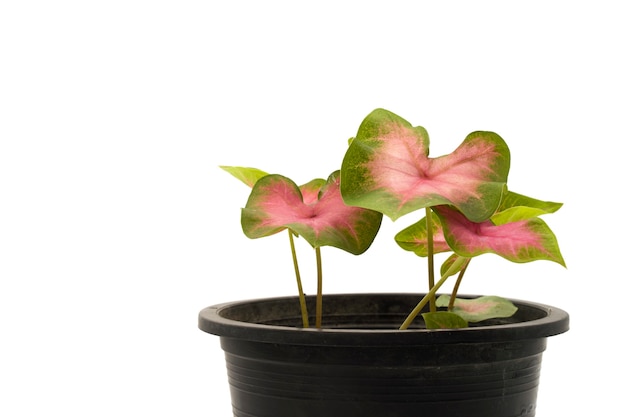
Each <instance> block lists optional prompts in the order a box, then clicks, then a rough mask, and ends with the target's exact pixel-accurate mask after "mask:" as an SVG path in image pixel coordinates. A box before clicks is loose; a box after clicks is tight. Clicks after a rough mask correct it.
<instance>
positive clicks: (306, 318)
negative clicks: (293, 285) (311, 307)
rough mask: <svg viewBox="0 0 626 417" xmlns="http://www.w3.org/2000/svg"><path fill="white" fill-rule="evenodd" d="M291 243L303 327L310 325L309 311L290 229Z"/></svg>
mask: <svg viewBox="0 0 626 417" xmlns="http://www.w3.org/2000/svg"><path fill="white" fill-rule="evenodd" d="M289 245H290V246H291V258H292V259H293V268H294V270H295V272H296V282H297V284H298V298H299V299H300V312H301V313H302V327H304V328H307V327H309V313H308V312H307V309H306V300H305V298H304V291H303V290H302V279H301V278H300V267H299V266H298V257H297V256H296V246H295V245H294V243H293V232H292V231H291V229H289Z"/></svg>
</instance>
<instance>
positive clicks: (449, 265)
mask: <svg viewBox="0 0 626 417" xmlns="http://www.w3.org/2000/svg"><path fill="white" fill-rule="evenodd" d="M429 141H430V139H429V137H428V133H427V131H426V129H424V128H423V127H420V126H417V127H415V126H412V125H411V124H410V123H409V122H408V121H406V120H404V119H402V118H401V117H400V116H398V115H396V114H394V113H391V112H389V111H387V110H384V109H377V110H374V111H373V112H372V113H370V114H369V115H368V116H367V117H366V118H365V119H364V120H363V122H362V123H361V125H360V127H359V129H358V131H357V134H356V136H355V137H354V138H352V139H350V141H349V147H348V149H347V151H346V153H345V155H344V158H343V161H342V164H341V169H340V170H338V171H335V172H333V173H332V174H331V175H330V176H329V177H328V178H327V179H326V180H323V179H315V180H313V181H310V182H309V183H307V184H304V185H301V186H298V185H296V184H295V183H294V182H293V181H292V180H290V179H289V178H287V177H285V176H282V175H277V174H268V173H267V172H265V171H261V170H259V169H256V168H245V167H234V166H223V167H222V168H223V169H225V170H226V171H228V172H229V173H231V174H232V175H234V176H235V177H237V178H238V179H240V180H241V181H242V182H244V183H245V184H247V185H248V186H250V187H251V188H252V189H251V192H250V196H249V198H248V202H247V204H246V206H245V207H244V208H243V209H242V212H241V224H242V228H243V231H244V233H245V234H246V236H248V237H249V238H253V239H255V238H260V237H265V236H270V235H273V234H276V233H279V232H281V231H283V230H287V231H288V235H289V241H290V246H291V253H292V257H293V262H294V269H295V273H296V280H297V283H298V292H299V295H300V305H301V310H302V319H303V326H304V327H308V313H307V312H306V304H305V302H304V293H303V290H302V283H301V280H300V273H299V268H298V262H297V257H296V252H295V247H294V243H293V242H294V241H293V238H294V237H298V236H301V237H302V238H303V239H305V240H306V241H307V242H308V243H309V244H310V245H311V246H312V248H313V249H314V250H315V253H316V259H317V276H318V288H317V298H316V299H317V305H316V327H321V303H322V273H321V271H322V269H321V252H320V248H321V247H323V246H334V247H336V248H339V249H342V250H344V251H347V252H349V253H352V254H355V255H359V254H362V253H363V252H365V251H366V250H367V249H368V248H369V247H370V245H371V244H372V242H373V240H374V238H375V236H376V235H377V233H378V230H379V228H380V225H381V221H382V217H383V216H384V215H386V216H388V217H389V218H390V219H392V220H396V219H398V218H400V217H402V216H404V215H407V214H409V213H413V212H415V211H416V210H424V218H423V219H420V220H419V221H417V222H416V223H414V224H413V225H411V226H409V227H407V228H405V229H404V230H402V231H401V232H399V233H398V234H397V235H396V237H395V241H396V243H397V244H398V245H399V246H400V247H401V248H403V249H405V250H408V251H412V252H414V253H415V254H416V255H418V256H422V257H426V258H427V259H428V274H427V276H428V288H429V291H428V293H427V294H426V295H425V296H424V297H423V298H422V299H421V300H416V306H415V308H414V309H413V311H412V312H410V314H408V315H407V317H406V320H405V321H404V323H402V324H401V326H400V329H406V328H408V327H409V325H410V324H411V323H412V322H413V321H414V319H415V318H416V317H417V316H418V315H419V314H420V313H421V312H422V310H423V309H424V308H425V307H426V305H427V304H428V305H429V312H428V313H424V314H422V316H423V318H424V322H425V323H426V326H427V327H428V328H459V327H467V326H468V323H472V322H479V321H482V320H486V319H492V318H502V317H508V316H510V315H512V314H514V313H515V311H516V307H515V306H514V305H513V304H512V303H511V302H510V301H508V300H505V299H503V298H500V297H495V296H487V297H480V298H477V299H468V300H462V299H457V297H456V294H457V291H458V288H459V285H460V283H461V279H462V278H463V276H464V275H465V272H466V270H467V269H468V266H469V263H470V260H472V259H473V258H475V257H477V256H478V255H481V254H484V253H494V254H497V255H500V256H502V257H504V258H505V259H508V260H510V261H513V262H518V263H521V262H530V261H535V260H550V261H554V262H557V263H559V264H561V265H563V266H565V262H564V260H563V258H562V256H561V253H560V250H559V247H558V243H557V240H556V237H555V236H554V234H553V232H552V231H551V230H550V228H549V227H548V226H547V224H546V223H545V222H544V221H543V220H542V219H540V218H539V216H541V215H543V214H548V213H553V212H555V211H557V210H558V209H559V208H560V207H561V204H560V203H553V202H549V201H542V200H537V199H534V198H530V197H527V196H524V195H521V194H517V193H514V192H511V191H509V190H508V188H507V180H508V175H509V168H510V160H511V157H510V151H509V148H508V146H507V144H506V142H505V141H504V140H503V139H502V138H501V137H500V136H499V135H497V134H496V133H493V132H485V131H477V132H473V133H470V134H469V135H468V136H467V137H466V138H465V140H464V141H463V142H462V143H461V144H460V145H459V146H458V147H457V148H456V149H455V150H454V151H453V152H452V153H450V154H448V155H443V156H439V157H435V158H431V157H430V156H429V145H430V142H429ZM445 252H449V253H450V256H449V257H448V258H447V259H446V260H445V261H444V262H443V263H442V265H441V268H440V278H439V279H438V280H436V279H435V268H434V255H435V254H439V253H445ZM454 275H458V277H457V280H456V285H455V286H454V289H453V291H452V293H451V294H450V295H446V296H440V297H439V298H436V293H437V291H438V290H439V289H440V288H441V286H442V285H443V284H444V282H446V280H447V279H448V278H449V277H451V276H454Z"/></svg>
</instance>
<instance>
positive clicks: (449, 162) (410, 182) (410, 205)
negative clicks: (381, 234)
mask: <svg viewBox="0 0 626 417" xmlns="http://www.w3.org/2000/svg"><path fill="white" fill-rule="evenodd" d="M428 154H429V138H428V133H427V132H426V130H425V129H424V128H422V127H419V126H418V127H413V126H412V125H411V124H410V123H409V122H407V121H406V120H404V119H402V118H401V117H399V116H397V115H395V114H393V113H391V112H389V111H387V110H384V109H377V110H374V111H373V112H372V113H370V114H369V115H368V116H367V117H366V118H365V120H363V122H362V123H361V126H360V127H359V130H358V132H357V135H356V137H355V138H354V140H352V142H351V144H350V146H349V148H348V150H347V152H346V154H345V156H344V159H343V163H342V166H341V175H342V184H341V192H342V194H343V197H344V199H345V201H346V203H347V204H350V205H356V206H360V207H366V208H370V209H373V210H377V211H380V212H382V213H384V214H385V215H387V216H389V217H390V218H391V219H393V220H395V219H397V218H399V217H401V216H403V215H404V214H407V213H409V212H412V211H414V210H417V209H420V208H424V207H430V206H435V205H440V204H451V205H454V206H456V207H458V208H459V210H461V211H462V212H463V213H464V214H465V216H467V217H468V218H470V219H472V220H473V221H483V220H486V219H488V218H489V217H490V216H491V215H492V214H493V213H494V212H495V211H496V209H497V207H498V204H499V203H500V200H501V198H502V193H503V190H504V186H505V183H506V180H507V176H508V172H509V165H510V153H509V148H508V146H507V145H506V143H505V142H504V140H502V138H500V136H498V135H497V134H495V133H493V132H474V133H471V134H470V135H468V136H467V138H466V139H465V140H464V141H463V143H462V144H461V145H460V146H459V147H458V148H457V149H456V150H455V151H454V152H452V153H451V154H449V155H445V156H441V157H438V158H429V156H428Z"/></svg>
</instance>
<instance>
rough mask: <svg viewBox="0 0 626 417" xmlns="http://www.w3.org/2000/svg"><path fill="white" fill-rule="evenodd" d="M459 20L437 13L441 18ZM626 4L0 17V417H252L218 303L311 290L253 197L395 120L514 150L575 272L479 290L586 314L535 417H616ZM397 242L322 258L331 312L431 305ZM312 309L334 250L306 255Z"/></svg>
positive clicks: (88, 9) (103, 8) (228, 7)
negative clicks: (272, 180) (378, 115)
mask: <svg viewBox="0 0 626 417" xmlns="http://www.w3.org/2000/svg"><path fill="white" fill-rule="evenodd" d="M433 3H436V5H433ZM617 6H618V2H607V1H586V2H575V1H568V2H558V1H552V2H548V1H527V2H523V3H513V2H501V1H499V2H496V1H494V2H486V1H472V2H469V1H464V2H461V1H458V2H420V1H411V2H409V1H390V0H387V1H384V2H383V1H378V2H372V1H360V2H354V3H348V2H340V1H332V2H331V1H319V0H318V1H315V2H294V1H272V0H266V1H255V2H252V1H229V2H217V1H215V2H211V1H182V0H181V1H136V0H125V1H115V0H112V1H106V2H104V1H99V2H98V1H91V2H79V1H75V2H71V1H56V2H52V1H50V2H44V1H40V2H36V1H19V2H18V1H13V2H12V1H6V2H2V3H1V4H0V62H1V65H0V74H1V76H0V141H1V142H0V340H1V342H0V415H3V416H11V417H20V416H42V415H63V416H81V417H82V416H111V415H115V416H223V417H226V416H228V415H230V414H229V413H230V409H229V407H230V406H229V398H228V390H227V384H226V377H225V371H224V364H223V356H222V352H221V350H220V348H219V342H218V338H217V337H215V336H212V335H208V334H206V333H203V332H201V331H200V330H198V329H197V327H196V318H197V313H198V312H199V311H200V310H201V309H202V308H203V307H205V306H208V305H211V304H215V303H219V302H223V301H230V300H238V299H245V298H256V297H263V296H274V295H291V294H293V293H294V291H295V284H294V282H293V279H292V269H291V265H290V264H289V253H288V246H287V237H286V235H284V234H280V235H277V236H274V237H271V238H265V239H261V240H254V241H252V240H248V239H247V238H245V237H244V235H243V233H242V232H241V229H240V226H239V209H240V207H242V206H243V205H245V200H246V198H247V193H248V189H247V187H246V186H244V185H243V184H241V183H239V182H238V181H237V180H235V179H234V178H232V177H230V176H229V175H228V174H226V173H225V172H223V171H221V170H220V169H219V168H218V165H220V164H224V165H244V166H253V167H258V168H261V169H263V170H266V171H271V172H277V173H281V174H284V175H287V176H289V177H291V178H292V179H294V180H295V181H296V182H298V183H303V182H306V181H309V180H310V179H312V178H316V177H326V176H327V175H328V174H330V172H331V171H333V170H335V169H337V168H339V164H340V162H341V158H342V156H343V152H344V150H345V147H346V140H347V139H348V138H349V137H351V136H353V135H354V134H355V133H356V130H357V128H358V125H359V124H360V122H361V120H362V119H363V118H364V117H365V116H366V115H367V114H368V113H369V112H370V111H372V110H373V109H375V108H377V107H383V108H386V109H388V110H391V111H393V112H395V113H397V114H399V115H401V116H402V117H404V118H406V119H407V120H409V121H411V122H412V123H413V124H416V125H418V124H419V125H422V126H424V127H426V129H427V130H428V131H429V133H430V137H431V156H439V155H443V154H446V153H449V152H451V151H453V150H454V149H455V148H456V146H458V144H459V143H460V142H461V141H462V140H463V139H464V137H465V135H467V134H468V133H470V132H471V131H474V130H493V131H496V132H498V133H499V134H500V135H501V136H503V137H504V138H505V140H507V142H508V143H509V146H510V148H511V152H512V165H511V174H510V176H509V184H510V188H511V189H513V190H514V191H517V192H520V193H523V194H528V195H531V196H534V197H536V198H540V199H545V200H552V201H560V202H564V203H565V205H564V207H563V208H562V209H561V211H559V212H558V213H556V214H553V215H550V216H548V217H546V218H545V219H546V221H548V223H549V224H550V226H551V227H552V229H553V230H554V231H555V233H556V234H557V236H558V237H559V241H560V244H561V250H562V252H563V254H564V257H565V259H566V262H567V264H568V268H567V269H565V268H562V267H560V266H559V265H557V264H553V263H550V262H544V261H542V262H535V263H531V264H524V265H517V264H512V263H507V262H505V261H503V260H501V259H500V258H497V257H495V256H491V257H490V256H485V257H483V258H480V259H477V260H475V261H474V264H473V269H472V270H471V271H470V272H468V274H467V276H466V278H465V283H464V285H465V286H464V288H463V290H464V292H467V293H485V294H497V295H501V296H505V297H512V298H521V299H530V300H534V301H539V302H543V303H547V304H551V305H555V306H558V307H561V308H563V309H565V310H567V311H568V312H569V313H570V315H571V330H570V332H568V333H566V334H564V335H560V336H556V337H554V338H551V339H550V340H549V343H548V350H547V352H546V353H545V355H544V366H543V371H542V382H541V389H540V398H539V408H538V416H541V417H551V416H560V415H616V414H615V413H616V411H615V410H617V409H620V408H622V406H621V402H622V401H621V398H620V397H621V390H618V387H617V385H615V384H614V383H613V382H611V381H613V379H612V377H613V376H614V375H618V376H619V375H621V374H622V373H623V372H624V365H623V352H622V351H621V350H620V349H619V347H620V345H619V343H618V342H617V337H618V336H617V335H619V334H620V333H621V332H622V329H623V324H622V323H623V318H622V315H621V311H622V309H621V301H622V291H623V289H624V283H623V282H624V280H623V278H624V273H623V268H621V264H622V262H621V261H622V255H621V252H622V251H621V249H622V243H623V233H624V222H623V220H622V218H621V216H623V206H622V205H621V204H620V203H618V201H621V199H622V198H623V195H622V194H623V185H622V183H621V181H620V182H618V180H619V179H620V178H623V166H624V163H623V158H622V157H621V156H622V155H623V154H622V152H623V151H622V146H623V144H622V142H623V140H624V129H623V124H624V115H625V110H626V109H625V107H626V106H625V104H624V97H626V83H625V81H624V78H625V77H624V74H626V65H625V64H624V61H623V53H624V51H623V40H624V39H626V30H625V29H624V25H623V13H622V12H621V11H620V10H621V9H619V8H618V7H617ZM415 216H416V217H415V218H409V217H411V216H408V217H407V218H406V219H405V218H402V219H400V220H398V221H397V222H396V223H392V222H390V221H388V219H387V220H385V222H384V224H383V230H382V231H381V233H380V235H379V237H378V239H377V240H376V242H375V243H374V245H373V246H372V248H371V249H370V251H369V252H367V253H366V254H364V255H362V256H360V257H354V256H352V255H349V254H347V253H344V252H340V251H338V250H335V249H330V248H329V249H325V250H323V256H324V262H325V263H324V270H325V277H326V282H325V285H326V287H325V289H326V292H329V293H330V292H367V291H422V290H423V289H424V285H425V284H424V279H422V278H421V276H422V275H423V274H424V273H425V269H426V266H425V263H424V260H423V259H421V258H417V257H415V256H413V255H412V254H410V253H408V252H404V251H402V250H401V249H399V248H398V247H396V246H395V244H394V243H393V240H392V238H393V235H394V234H395V233H396V232H397V231H399V230H400V228H401V227H403V226H404V225H405V224H408V222H409V221H415V220H416V219H417V216H418V215H417V214H416V215H415ZM298 243H300V245H299V253H300V257H301V263H302V266H303V269H304V271H303V274H304V280H305V287H306V288H305V289H306V290H307V291H308V292H313V291H314V274H313V270H312V269H310V268H308V266H310V265H309V263H310V262H311V261H312V257H313V255H312V252H310V251H309V250H308V248H307V247H306V246H305V245H302V244H301V242H298Z"/></svg>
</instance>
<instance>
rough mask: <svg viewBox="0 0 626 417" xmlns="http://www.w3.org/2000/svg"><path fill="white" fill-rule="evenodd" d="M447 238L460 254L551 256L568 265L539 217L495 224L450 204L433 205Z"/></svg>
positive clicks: (511, 257) (524, 257)
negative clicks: (477, 219) (475, 218)
mask: <svg viewBox="0 0 626 417" xmlns="http://www.w3.org/2000/svg"><path fill="white" fill-rule="evenodd" d="M433 211H434V212H435V213H437V217H438V218H439V221H440V222H441V225H442V228H443V233H444V236H445V238H446V242H447V243H448V245H449V246H450V248H451V249H452V250H453V251H454V252H455V253H457V254H458V255H461V256H465V257H473V256H477V255H480V254H483V253H495V254H498V255H500V256H502V257H503V258H506V259H508V260H510V261H513V262H530V261H535V260H539V259H544V260H550V261H554V262H557V263H559V264H561V265H563V266H565V261H564V260H563V257H562V256H561V252H560V250H559V246H558V243H557V240H556V236H555V235H554V233H552V231H551V230H550V228H549V227H548V225H547V224H546V223H545V222H544V221H543V220H541V219H539V218H538V217H533V218H530V219H526V220H520V221H516V222H511V223H505V224H501V225H496V224H494V223H493V222H492V221H490V220H487V221H484V222H479V223H475V222H472V221H470V220H469V219H467V218H466V217H465V216H463V214H462V213H460V212H459V211H458V210H455V209H454V208H452V207H450V206H438V207H433Z"/></svg>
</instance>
